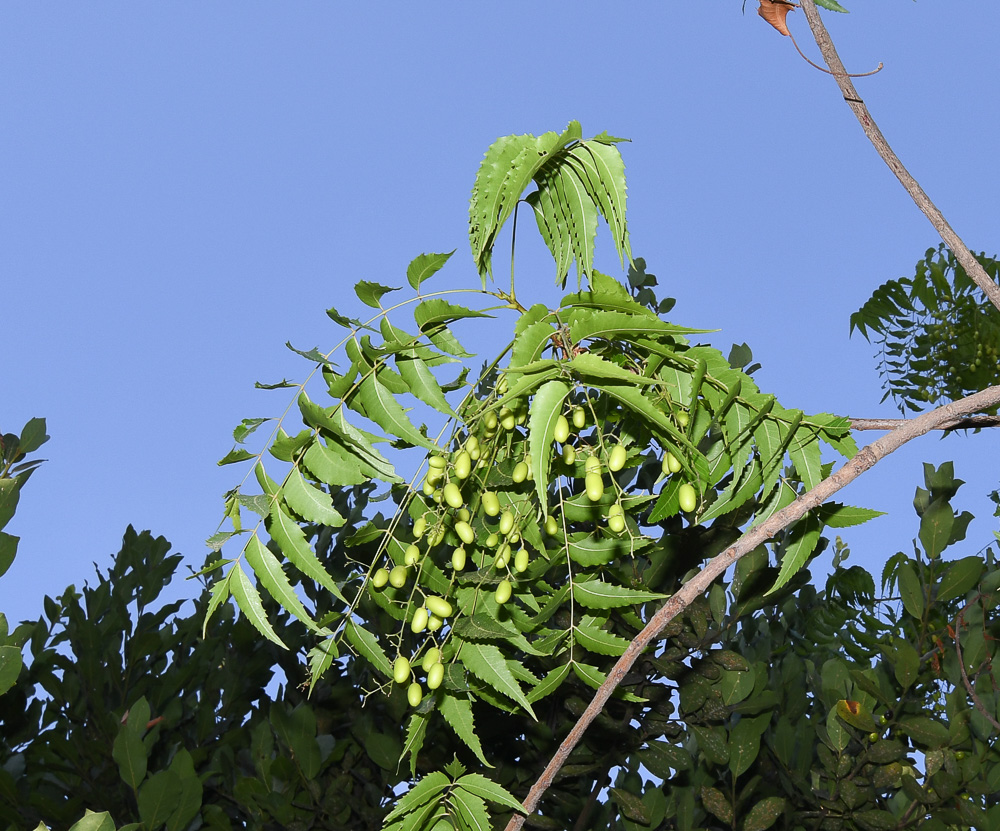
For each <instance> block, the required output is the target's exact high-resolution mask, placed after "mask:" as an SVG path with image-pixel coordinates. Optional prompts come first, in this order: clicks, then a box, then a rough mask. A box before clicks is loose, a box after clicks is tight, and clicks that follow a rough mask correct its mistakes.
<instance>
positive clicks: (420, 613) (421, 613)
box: [410, 606, 427, 635]
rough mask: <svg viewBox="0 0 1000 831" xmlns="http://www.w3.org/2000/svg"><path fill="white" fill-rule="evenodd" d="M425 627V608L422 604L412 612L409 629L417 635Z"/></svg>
mask: <svg viewBox="0 0 1000 831" xmlns="http://www.w3.org/2000/svg"><path fill="white" fill-rule="evenodd" d="M426 628H427V610H426V609H425V608H424V607H423V606H420V607H419V608H418V609H417V611H415V612H414V613H413V620H411V621H410V631H412V632H413V633H414V634H417V635H419V634H420V633H421V632H423V631H424V629H426Z"/></svg>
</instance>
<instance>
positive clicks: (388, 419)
mask: <svg viewBox="0 0 1000 831" xmlns="http://www.w3.org/2000/svg"><path fill="white" fill-rule="evenodd" d="M357 400H359V401H360V402H361V405H362V406H363V407H364V415H365V416H366V417H367V418H370V419H371V420H372V421H374V422H375V423H376V424H377V425H378V426H379V427H381V428H382V429H383V430H385V431H386V432H387V433H389V434H390V435H393V436H398V437H399V438H401V439H404V440H405V441H408V442H409V443H410V444H414V445H417V446H418V447H424V448H426V449H427V450H437V449H438V447H437V445H436V444H434V442H432V441H429V440H428V439H427V437H426V436H424V435H422V434H421V433H420V431H419V430H417V428H416V427H414V426H413V422H411V421H410V419H409V417H408V416H407V415H406V410H404V409H403V407H402V405H401V404H400V403H399V402H398V401H397V400H396V397H395V396H394V395H393V394H392V393H390V392H389V390H388V389H386V388H385V387H384V386H383V385H382V384H381V383H379V381H378V378H377V377H376V376H375V375H367V376H365V377H364V378H363V379H362V380H361V384H360V386H359V387H358V396H357ZM352 407H353V405H352Z"/></svg>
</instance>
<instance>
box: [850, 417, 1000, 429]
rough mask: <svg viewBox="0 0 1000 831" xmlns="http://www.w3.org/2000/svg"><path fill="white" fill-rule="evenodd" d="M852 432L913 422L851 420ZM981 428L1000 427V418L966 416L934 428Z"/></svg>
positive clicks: (877, 419) (875, 419)
mask: <svg viewBox="0 0 1000 831" xmlns="http://www.w3.org/2000/svg"><path fill="white" fill-rule="evenodd" d="M847 418H848V420H849V421H850V422H851V429H852V430H895V429H896V428H897V427H901V426H902V425H904V424H909V423H910V422H911V421H913V419H912V418H851V417H850V416H848V417H847ZM981 427H1000V416H987V415H977V416H966V417H964V418H956V419H954V420H953V421H951V422H948V423H945V424H940V425H938V426H937V427H934V428H933V429H935V430H978V429H979V428H981Z"/></svg>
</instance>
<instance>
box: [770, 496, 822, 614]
mask: <svg viewBox="0 0 1000 831" xmlns="http://www.w3.org/2000/svg"><path fill="white" fill-rule="evenodd" d="M822 530H823V529H822V527H821V526H820V524H819V520H818V519H816V517H815V516H813V515H812V514H807V515H806V516H804V517H803V518H802V519H800V520H799V521H798V522H796V523H795V524H794V525H793V526H792V528H791V542H790V543H789V544H788V545H787V547H786V548H785V552H784V556H783V557H782V558H781V570H780V571H779V572H778V578H777V579H776V580H775V581H774V585H773V586H772V587H771V588H770V589H768V591H767V593H766V594H765V595H764V596H765V597H767V596H768V595H771V594H774V592H776V591H778V589H780V588H781V587H782V586H784V585H785V584H786V583H787V582H788V581H789V580H791V579H792V577H794V576H795V574H796V573H797V572H798V571H799V569H801V568H802V567H803V566H804V565H805V564H806V562H807V561H808V560H809V555H810V554H812V553H813V551H814V550H815V548H816V544H817V543H818V542H819V538H820V534H821V532H822Z"/></svg>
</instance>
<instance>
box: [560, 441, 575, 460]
mask: <svg viewBox="0 0 1000 831" xmlns="http://www.w3.org/2000/svg"><path fill="white" fill-rule="evenodd" d="M562 460H563V462H564V463H565V464H567V465H575V464H576V448H575V447H573V445H571V444H564V445H563V452H562Z"/></svg>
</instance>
